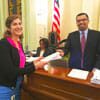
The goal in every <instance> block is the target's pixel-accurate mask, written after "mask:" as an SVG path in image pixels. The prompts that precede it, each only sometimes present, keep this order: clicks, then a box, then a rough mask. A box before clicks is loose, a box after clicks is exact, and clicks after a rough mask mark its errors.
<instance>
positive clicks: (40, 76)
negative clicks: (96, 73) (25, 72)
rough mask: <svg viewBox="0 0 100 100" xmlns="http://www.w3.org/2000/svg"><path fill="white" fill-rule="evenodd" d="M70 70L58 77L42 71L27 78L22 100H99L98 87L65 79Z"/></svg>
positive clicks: (84, 81)
mask: <svg viewBox="0 0 100 100" xmlns="http://www.w3.org/2000/svg"><path fill="white" fill-rule="evenodd" d="M69 71H70V69H66V70H65V69H64V71H63V73H62V74H60V75H52V74H49V73H47V72H45V71H43V70H39V71H36V72H35V73H32V74H31V75H30V76H28V81H27V82H26V83H24V84H23V89H22V100H100V85H94V84H92V83H90V78H91V76H92V74H91V73H89V75H88V78H87V80H80V79H74V78H70V77H67V74H68V73H69Z"/></svg>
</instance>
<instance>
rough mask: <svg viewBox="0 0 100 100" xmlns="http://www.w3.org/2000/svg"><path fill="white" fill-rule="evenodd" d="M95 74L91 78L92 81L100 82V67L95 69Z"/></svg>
mask: <svg viewBox="0 0 100 100" xmlns="http://www.w3.org/2000/svg"><path fill="white" fill-rule="evenodd" d="M93 74H94V75H93V77H92V78H91V83H95V84H100V69H95V71H94V73H93Z"/></svg>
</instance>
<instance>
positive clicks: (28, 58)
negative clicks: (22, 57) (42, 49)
mask: <svg viewBox="0 0 100 100" xmlns="http://www.w3.org/2000/svg"><path fill="white" fill-rule="evenodd" d="M37 59H38V57H26V62H32V61H34V60H37Z"/></svg>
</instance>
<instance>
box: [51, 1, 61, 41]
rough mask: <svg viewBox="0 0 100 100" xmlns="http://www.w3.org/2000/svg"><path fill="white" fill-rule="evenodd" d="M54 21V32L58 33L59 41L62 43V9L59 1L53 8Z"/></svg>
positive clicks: (55, 2)
mask: <svg viewBox="0 0 100 100" xmlns="http://www.w3.org/2000/svg"><path fill="white" fill-rule="evenodd" d="M53 9H54V10H53V21H52V31H56V32H57V40H58V41H60V11H59V10H60V9H59V0H54V8H53Z"/></svg>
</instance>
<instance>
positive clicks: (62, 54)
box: [56, 49, 64, 56]
mask: <svg viewBox="0 0 100 100" xmlns="http://www.w3.org/2000/svg"><path fill="white" fill-rule="evenodd" d="M56 52H59V53H60V56H64V51H63V50H61V49H57V50H56Z"/></svg>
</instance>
